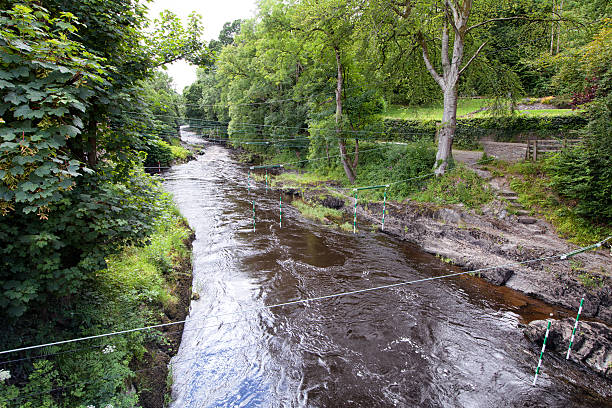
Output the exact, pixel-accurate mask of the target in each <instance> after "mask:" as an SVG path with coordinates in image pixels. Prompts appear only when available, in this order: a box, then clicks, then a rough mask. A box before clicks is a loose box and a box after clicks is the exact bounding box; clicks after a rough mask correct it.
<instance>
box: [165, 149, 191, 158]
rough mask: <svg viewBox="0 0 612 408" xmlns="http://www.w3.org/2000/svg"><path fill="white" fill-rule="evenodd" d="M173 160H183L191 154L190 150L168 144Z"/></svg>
mask: <svg viewBox="0 0 612 408" xmlns="http://www.w3.org/2000/svg"><path fill="white" fill-rule="evenodd" d="M170 152H171V153H172V159H173V160H185V159H187V158H188V157H189V156H191V152H190V151H189V150H188V149H185V148H184V147H182V146H170Z"/></svg>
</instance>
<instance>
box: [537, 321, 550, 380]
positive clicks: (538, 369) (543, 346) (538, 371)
mask: <svg viewBox="0 0 612 408" xmlns="http://www.w3.org/2000/svg"><path fill="white" fill-rule="evenodd" d="M550 315H551V317H552V313H551V314H550ZM550 322H551V320H550V319H548V326H547V327H546V334H545V335H544V343H542V351H540V359H539V360H538V366H537V367H536V371H535V377H533V385H534V386H535V385H536V381H538V374H540V367H541V366H542V357H544V350H546V340H548V333H549V332H550Z"/></svg>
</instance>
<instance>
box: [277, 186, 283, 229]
mask: <svg viewBox="0 0 612 408" xmlns="http://www.w3.org/2000/svg"><path fill="white" fill-rule="evenodd" d="M278 209H279V215H278V225H279V226H280V227H281V228H283V195H282V194H281V195H280V196H279V197H278Z"/></svg>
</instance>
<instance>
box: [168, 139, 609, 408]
mask: <svg viewBox="0 0 612 408" xmlns="http://www.w3.org/2000/svg"><path fill="white" fill-rule="evenodd" d="M183 138H184V139H188V140H189V141H190V142H193V141H196V140H197V138H195V137H194V135H192V134H189V132H187V131H185V130H183ZM246 179H247V170H246V168H245V167H244V166H242V165H240V164H238V163H236V162H235V161H234V160H233V159H232V157H231V154H230V152H229V151H228V150H227V149H225V148H223V147H221V146H217V145H207V147H206V153H205V154H204V155H201V156H199V157H198V158H197V160H194V161H191V162H189V163H186V164H182V165H179V166H175V167H173V168H172V169H171V170H170V171H169V172H168V173H167V174H166V176H165V182H164V186H165V188H166V189H167V190H168V191H170V192H171V193H172V194H173V195H174V199H175V201H176V203H177V204H178V206H179V208H180V210H181V212H182V213H183V215H184V216H185V217H186V218H187V220H188V221H189V224H190V226H191V227H192V228H193V229H194V230H195V233H196V240H195V241H194V243H193V288H194V292H197V293H198V295H199V299H197V300H193V301H192V303H191V311H190V314H189V317H188V321H187V323H186V324H185V329H184V333H183V338H182V342H181V346H180V349H179V351H178V354H177V355H176V356H175V357H174V358H173V360H172V379H173V384H172V396H173V400H174V401H173V404H172V406H173V407H175V408H179V407H181V408H182V407H216V406H221V407H226V406H227V407H247V406H248V407H285V406H287V407H293V406H296V407H297V406H304V407H343V406H346V407H388V406H398V407H517V406H520V407H527V406H529V407H532V406H548V407H566V406H575V407H601V406H602V401H599V402H598V401H597V400H596V397H591V396H590V392H589V391H588V389H589V388H590V389H591V390H595V392H597V389H598V388H599V389H601V387H605V386H609V383H608V384H606V382H605V381H604V380H602V379H601V378H599V377H597V376H596V375H594V374H590V373H587V372H583V371H582V370H580V369H579V368H578V367H577V366H575V365H573V364H566V363H565V362H564V361H562V360H561V359H560V358H557V357H553V356H552V355H551V354H546V355H545V358H544V362H543V368H542V373H541V375H540V378H539V379H538V384H537V386H536V387H533V386H532V385H531V383H532V379H533V374H534V369H535V366H536V365H537V358H538V352H539V350H536V347H534V346H532V345H530V344H529V343H528V342H527V341H526V340H525V339H524V336H523V334H522V332H521V330H520V329H519V324H524V323H527V322H529V321H531V320H533V319H543V318H545V317H546V316H547V315H548V313H550V312H555V310H554V309H553V308H552V307H550V306H548V305H546V304H543V303H541V302H539V301H536V300H532V299H529V298H527V297H525V296H522V295H521V294H519V293H516V292H513V291H511V290H509V289H507V288H503V287H501V288H500V287H496V286H492V285H490V284H488V283H486V282H484V281H482V280H481V279H478V278H475V277H470V276H462V277H456V278H449V279H440V280H435V281H429V282H423V283H419V284H415V285H407V286H399V287H395V288H390V289H383V290H378V291H371V292H365V293H359V294H355V295H350V296H343V297H336V298H332V299H326V300H319V301H312V302H308V303H302V304H295V305H290V306H284V307H277V308H264V306H269V305H274V304H277V303H281V302H287V301H290V300H296V299H305V298H312V297H318V296H323V295H327V294H332V293H338V292H344V291H351V290H355V289H363V288H370V287H374V286H380V285H386V284H390V283H396V282H401V281H409V280H415V279H421V278H426V277H431V276H437V275H441V274H447V273H452V272H455V271H457V269H455V268H453V267H452V266H449V265H447V264H445V263H443V262H442V261H440V260H439V259H437V258H435V257H433V256H430V255H428V254H425V253H423V252H422V251H419V249H418V248H416V247H413V246H411V245H408V244H406V243H400V242H396V241H394V240H392V239H390V238H388V237H386V236H384V235H382V234H378V233H372V232H362V233H358V234H355V235H354V234H352V233H348V232H345V231H342V230H339V229H336V228H333V227H328V226H324V225H320V224H318V223H316V222H312V221H309V220H307V219H305V218H304V217H302V216H301V214H299V212H297V211H296V210H295V209H294V208H292V207H291V206H289V205H285V203H283V204H284V205H283V224H282V228H281V227H280V226H279V222H278V221H279V219H278V218H279V210H278V206H279V196H278V195H277V194H276V193H273V192H272V191H271V190H267V191H266V189H265V187H264V186H263V185H261V183H260V184H259V185H258V186H257V187H256V188H251V191H250V192H248V191H247V186H246ZM285 198H286V199H288V197H285ZM253 199H254V200H255V211H256V230H255V232H253V224H252V222H253V221H252V215H253V212H252V211H253V209H252V200H253ZM366 230H367V229H366Z"/></svg>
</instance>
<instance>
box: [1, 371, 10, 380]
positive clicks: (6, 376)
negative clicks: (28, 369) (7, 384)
mask: <svg viewBox="0 0 612 408" xmlns="http://www.w3.org/2000/svg"><path fill="white" fill-rule="evenodd" d="M9 378H11V372H10V371H9V370H0V381H4V380H8V379H9Z"/></svg>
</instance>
